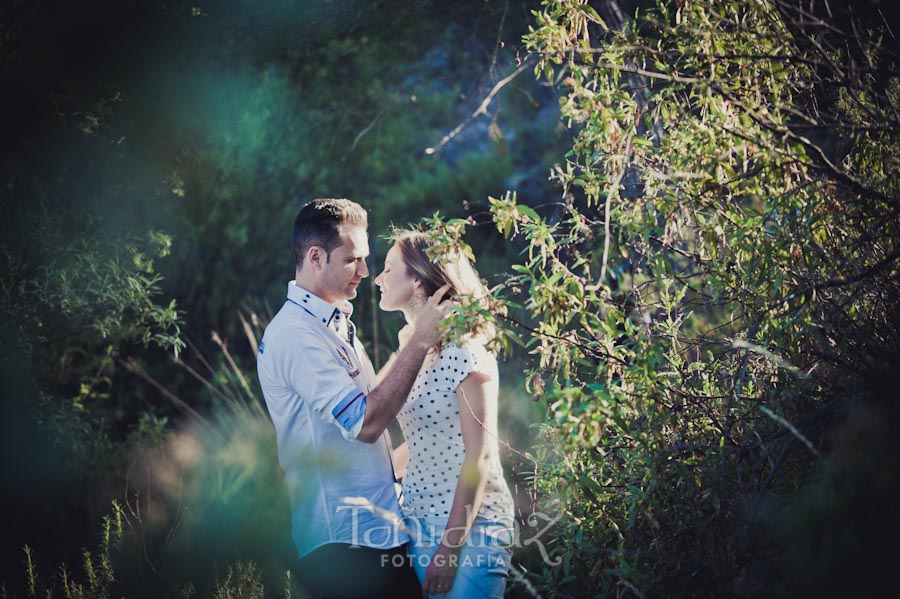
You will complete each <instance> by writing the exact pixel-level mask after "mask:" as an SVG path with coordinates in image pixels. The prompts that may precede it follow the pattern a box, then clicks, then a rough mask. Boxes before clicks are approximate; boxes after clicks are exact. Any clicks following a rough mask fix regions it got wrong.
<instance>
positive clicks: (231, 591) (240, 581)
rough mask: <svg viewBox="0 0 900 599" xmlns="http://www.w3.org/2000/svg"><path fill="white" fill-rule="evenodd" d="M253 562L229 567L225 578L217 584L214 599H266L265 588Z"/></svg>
mask: <svg viewBox="0 0 900 599" xmlns="http://www.w3.org/2000/svg"><path fill="white" fill-rule="evenodd" d="M259 574H260V573H259V569H258V568H257V566H256V564H254V563H253V562H238V563H236V564H234V565H233V566H228V571H227V572H226V573H225V578H223V579H222V580H221V581H219V582H217V583H216V589H215V591H214V592H213V599H264V591H265V587H264V586H263V584H262V582H261V581H260V579H259Z"/></svg>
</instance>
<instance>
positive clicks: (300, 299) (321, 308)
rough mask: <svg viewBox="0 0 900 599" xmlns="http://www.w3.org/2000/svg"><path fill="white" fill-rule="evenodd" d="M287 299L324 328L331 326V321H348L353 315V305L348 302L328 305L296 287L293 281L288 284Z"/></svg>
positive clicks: (309, 292)
mask: <svg viewBox="0 0 900 599" xmlns="http://www.w3.org/2000/svg"><path fill="white" fill-rule="evenodd" d="M287 298H288V300H289V301H291V302H293V303H295V304H297V305H298V306H300V307H301V308H303V309H304V310H306V311H307V312H309V313H310V314H312V315H313V316H315V317H316V320H318V321H320V322H321V323H322V324H324V325H325V326H331V320H332V319H336V320H338V321H340V320H341V318H347V319H348V320H349V318H350V316H351V315H352V314H353V304H351V303H350V302H348V301H346V300H342V301H340V302H338V303H337V304H336V305H332V304H329V303H328V302H326V301H325V300H323V299H322V298H320V297H319V296H318V295H316V294H315V293H313V292H311V291H307V290H306V289H304V288H303V287H301V286H299V285H297V283H296V282H295V281H291V282H289V283H288V291H287Z"/></svg>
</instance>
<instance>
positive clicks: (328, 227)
mask: <svg viewBox="0 0 900 599" xmlns="http://www.w3.org/2000/svg"><path fill="white" fill-rule="evenodd" d="M368 226H369V219H368V216H367V215H366V210H365V208H363V207H362V206H360V205H359V204H357V203H356V202H351V201H350V200H344V199H334V198H324V199H315V200H311V201H309V202H307V203H306V205H305V206H303V208H301V209H300V212H299V213H298V214H297V218H296V219H295V220H294V230H293V232H292V233H291V247H292V248H293V250H294V260H295V261H296V263H297V268H298V269H299V268H300V267H301V266H303V257H304V256H305V255H306V252H307V251H309V248H311V247H312V246H314V245H316V246H319V247H320V248H323V249H324V250H325V254H326V256H327V259H330V258H331V250H333V249H335V248H336V247H338V246H339V245H340V244H341V240H340V234H341V231H340V229H341V227H362V228H363V229H365V228H367V227H368Z"/></svg>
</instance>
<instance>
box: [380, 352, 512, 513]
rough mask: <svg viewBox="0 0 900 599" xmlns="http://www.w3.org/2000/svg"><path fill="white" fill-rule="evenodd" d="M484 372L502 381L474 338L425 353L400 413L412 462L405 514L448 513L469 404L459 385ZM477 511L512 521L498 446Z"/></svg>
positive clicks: (462, 453)
mask: <svg viewBox="0 0 900 599" xmlns="http://www.w3.org/2000/svg"><path fill="white" fill-rule="evenodd" d="M471 372H480V373H483V374H485V375H487V376H488V377H490V379H491V384H492V385H495V386H496V385H497V384H498V380H499V378H498V375H497V359H496V358H494V356H493V355H492V354H491V353H490V352H488V351H487V349H485V347H484V343H483V340H481V339H480V338H476V339H475V340H472V341H470V342H469V343H467V344H466V345H465V346H464V347H458V346H455V345H450V346H447V347H445V348H444V349H442V350H441V352H440V354H438V355H436V356H430V357H429V358H426V360H425V364H423V365H422V369H421V370H420V371H419V375H418V376H417V377H416V381H415V383H413V387H412V390H411V391H410V394H409V398H408V399H407V400H406V404H405V405H404V406H403V408H402V409H401V410H400V413H399V414H398V415H397V420H398V421H399V422H400V426H401V427H402V429H403V435H404V436H405V437H406V441H407V443H408V444H409V463H408V465H407V469H406V475H405V476H404V478H403V508H402V509H403V516H404V517H406V518H425V517H430V516H439V517H448V516H449V515H450V506H451V505H452V504H453V495H454V494H455V493H456V483H457V481H458V479H459V471H460V468H461V467H462V463H463V459H464V458H465V456H466V450H465V445H464V443H463V437H462V430H461V428H460V420H459V411H460V409H464V410H466V409H469V408H468V407H467V406H466V405H465V404H463V403H462V402H461V401H460V400H459V399H458V398H457V395H456V388H457V387H459V384H460V383H462V381H463V379H465V378H466V377H467V376H468V375H469V373H471ZM477 515H478V516H480V517H482V518H486V519H488V520H502V521H508V520H509V519H511V518H512V517H513V502H512V496H511V495H510V492H509V487H508V486H507V485H506V481H505V480H504V478H503V468H502V467H501V465H500V456H499V454H498V453H497V452H496V451H494V452H493V453H492V455H491V456H490V460H489V465H488V480H487V483H486V484H485V489H484V495H483V497H482V503H481V507H480V508H479V510H478V514H477Z"/></svg>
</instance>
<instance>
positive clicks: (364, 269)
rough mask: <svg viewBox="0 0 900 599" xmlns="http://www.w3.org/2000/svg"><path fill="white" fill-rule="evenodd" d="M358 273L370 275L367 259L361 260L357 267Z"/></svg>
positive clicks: (365, 275)
mask: <svg viewBox="0 0 900 599" xmlns="http://www.w3.org/2000/svg"><path fill="white" fill-rule="evenodd" d="M356 274H358V275H359V276H360V277H363V278H365V277H368V276H369V265H368V264H366V261H365V260H360V261H359V267H358V268H357V269H356Z"/></svg>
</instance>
